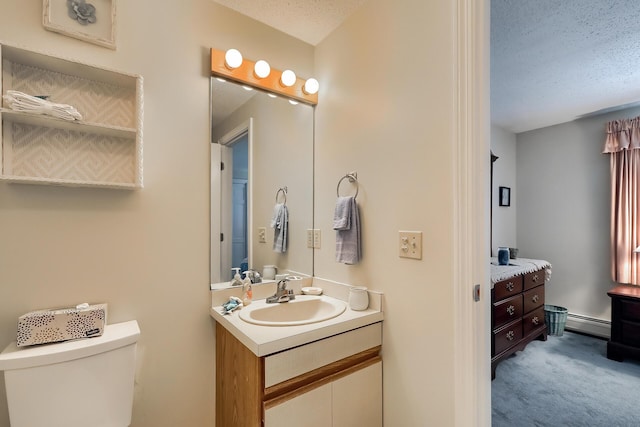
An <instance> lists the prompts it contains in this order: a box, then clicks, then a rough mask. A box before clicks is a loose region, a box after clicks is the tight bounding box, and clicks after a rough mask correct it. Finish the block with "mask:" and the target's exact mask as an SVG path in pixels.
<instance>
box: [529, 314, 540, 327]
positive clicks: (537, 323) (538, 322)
mask: <svg viewBox="0 0 640 427" xmlns="http://www.w3.org/2000/svg"><path fill="white" fill-rule="evenodd" d="M531 323H533V324H534V325H539V324H540V319H538V316H534V317H533V319H531Z"/></svg>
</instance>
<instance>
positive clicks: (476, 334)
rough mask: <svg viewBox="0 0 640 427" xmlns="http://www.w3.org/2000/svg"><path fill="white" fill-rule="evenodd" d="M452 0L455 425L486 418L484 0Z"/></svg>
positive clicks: (488, 293)
mask: <svg viewBox="0 0 640 427" xmlns="http://www.w3.org/2000/svg"><path fill="white" fill-rule="evenodd" d="M455 7H456V10H455V17H454V18H455V22H454V25H455V27H454V28H455V36H456V40H455V56H454V67H455V73H456V78H455V81H456V83H457V87H456V93H455V97H454V99H455V103H454V105H455V107H454V108H455V109H456V111H454V117H455V118H456V121H455V129H454V130H453V135H454V136H455V139H454V150H455V155H454V177H455V194H456V200H455V201H454V203H455V206H454V216H455V218H454V220H455V221H454V252H455V253H454V257H453V259H454V312H455V313H454V316H453V317H454V322H455V324H454V330H455V331H456V337H455V341H454V346H455V348H454V359H455V363H454V366H455V372H454V396H455V401H454V413H455V415H454V416H455V422H454V425H455V426H460V427H462V426H489V425H491V358H490V352H489V350H490V346H491V338H490V304H489V301H490V296H491V286H490V280H489V257H490V254H489V250H488V245H487V242H488V241H489V231H488V230H489V229H490V222H489V221H490V220H489V216H490V214H489V210H490V203H489V195H490V191H491V189H490V183H489V180H490V170H489V168H490V161H489V160H490V143H489V141H490V120H491V119H490V106H489V100H490V92H489V87H490V85H489V65H490V58H489V48H490V26H489V25H490V19H489V18H490V0H457V1H456V5H455ZM475 285H480V291H479V301H477V302H476V301H475V300H474V296H475V289H474V287H475Z"/></svg>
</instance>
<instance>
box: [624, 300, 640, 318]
mask: <svg viewBox="0 0 640 427" xmlns="http://www.w3.org/2000/svg"><path fill="white" fill-rule="evenodd" d="M620 315H621V316H622V318H623V319H625V320H635V321H638V322H640V301H639V300H635V301H634V300H628V299H620Z"/></svg>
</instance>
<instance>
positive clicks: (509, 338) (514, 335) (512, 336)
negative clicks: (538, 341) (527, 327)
mask: <svg viewBox="0 0 640 427" xmlns="http://www.w3.org/2000/svg"><path fill="white" fill-rule="evenodd" d="M506 336H507V339H508V340H509V341H513V339H514V338H515V337H516V334H515V333H514V332H513V331H509V332H507V335H506Z"/></svg>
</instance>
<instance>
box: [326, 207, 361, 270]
mask: <svg viewBox="0 0 640 427" xmlns="http://www.w3.org/2000/svg"><path fill="white" fill-rule="evenodd" d="M343 199H346V200H343ZM345 205H346V206H347V207H346V208H345ZM333 224H334V227H333V229H334V230H336V261H338V262H342V263H344V264H357V263H358V262H360V258H361V257H362V245H361V238H360V212H359V211H358V204H357V203H356V199H355V197H338V200H337V201H336V208H335V211H334V217H333Z"/></svg>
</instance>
